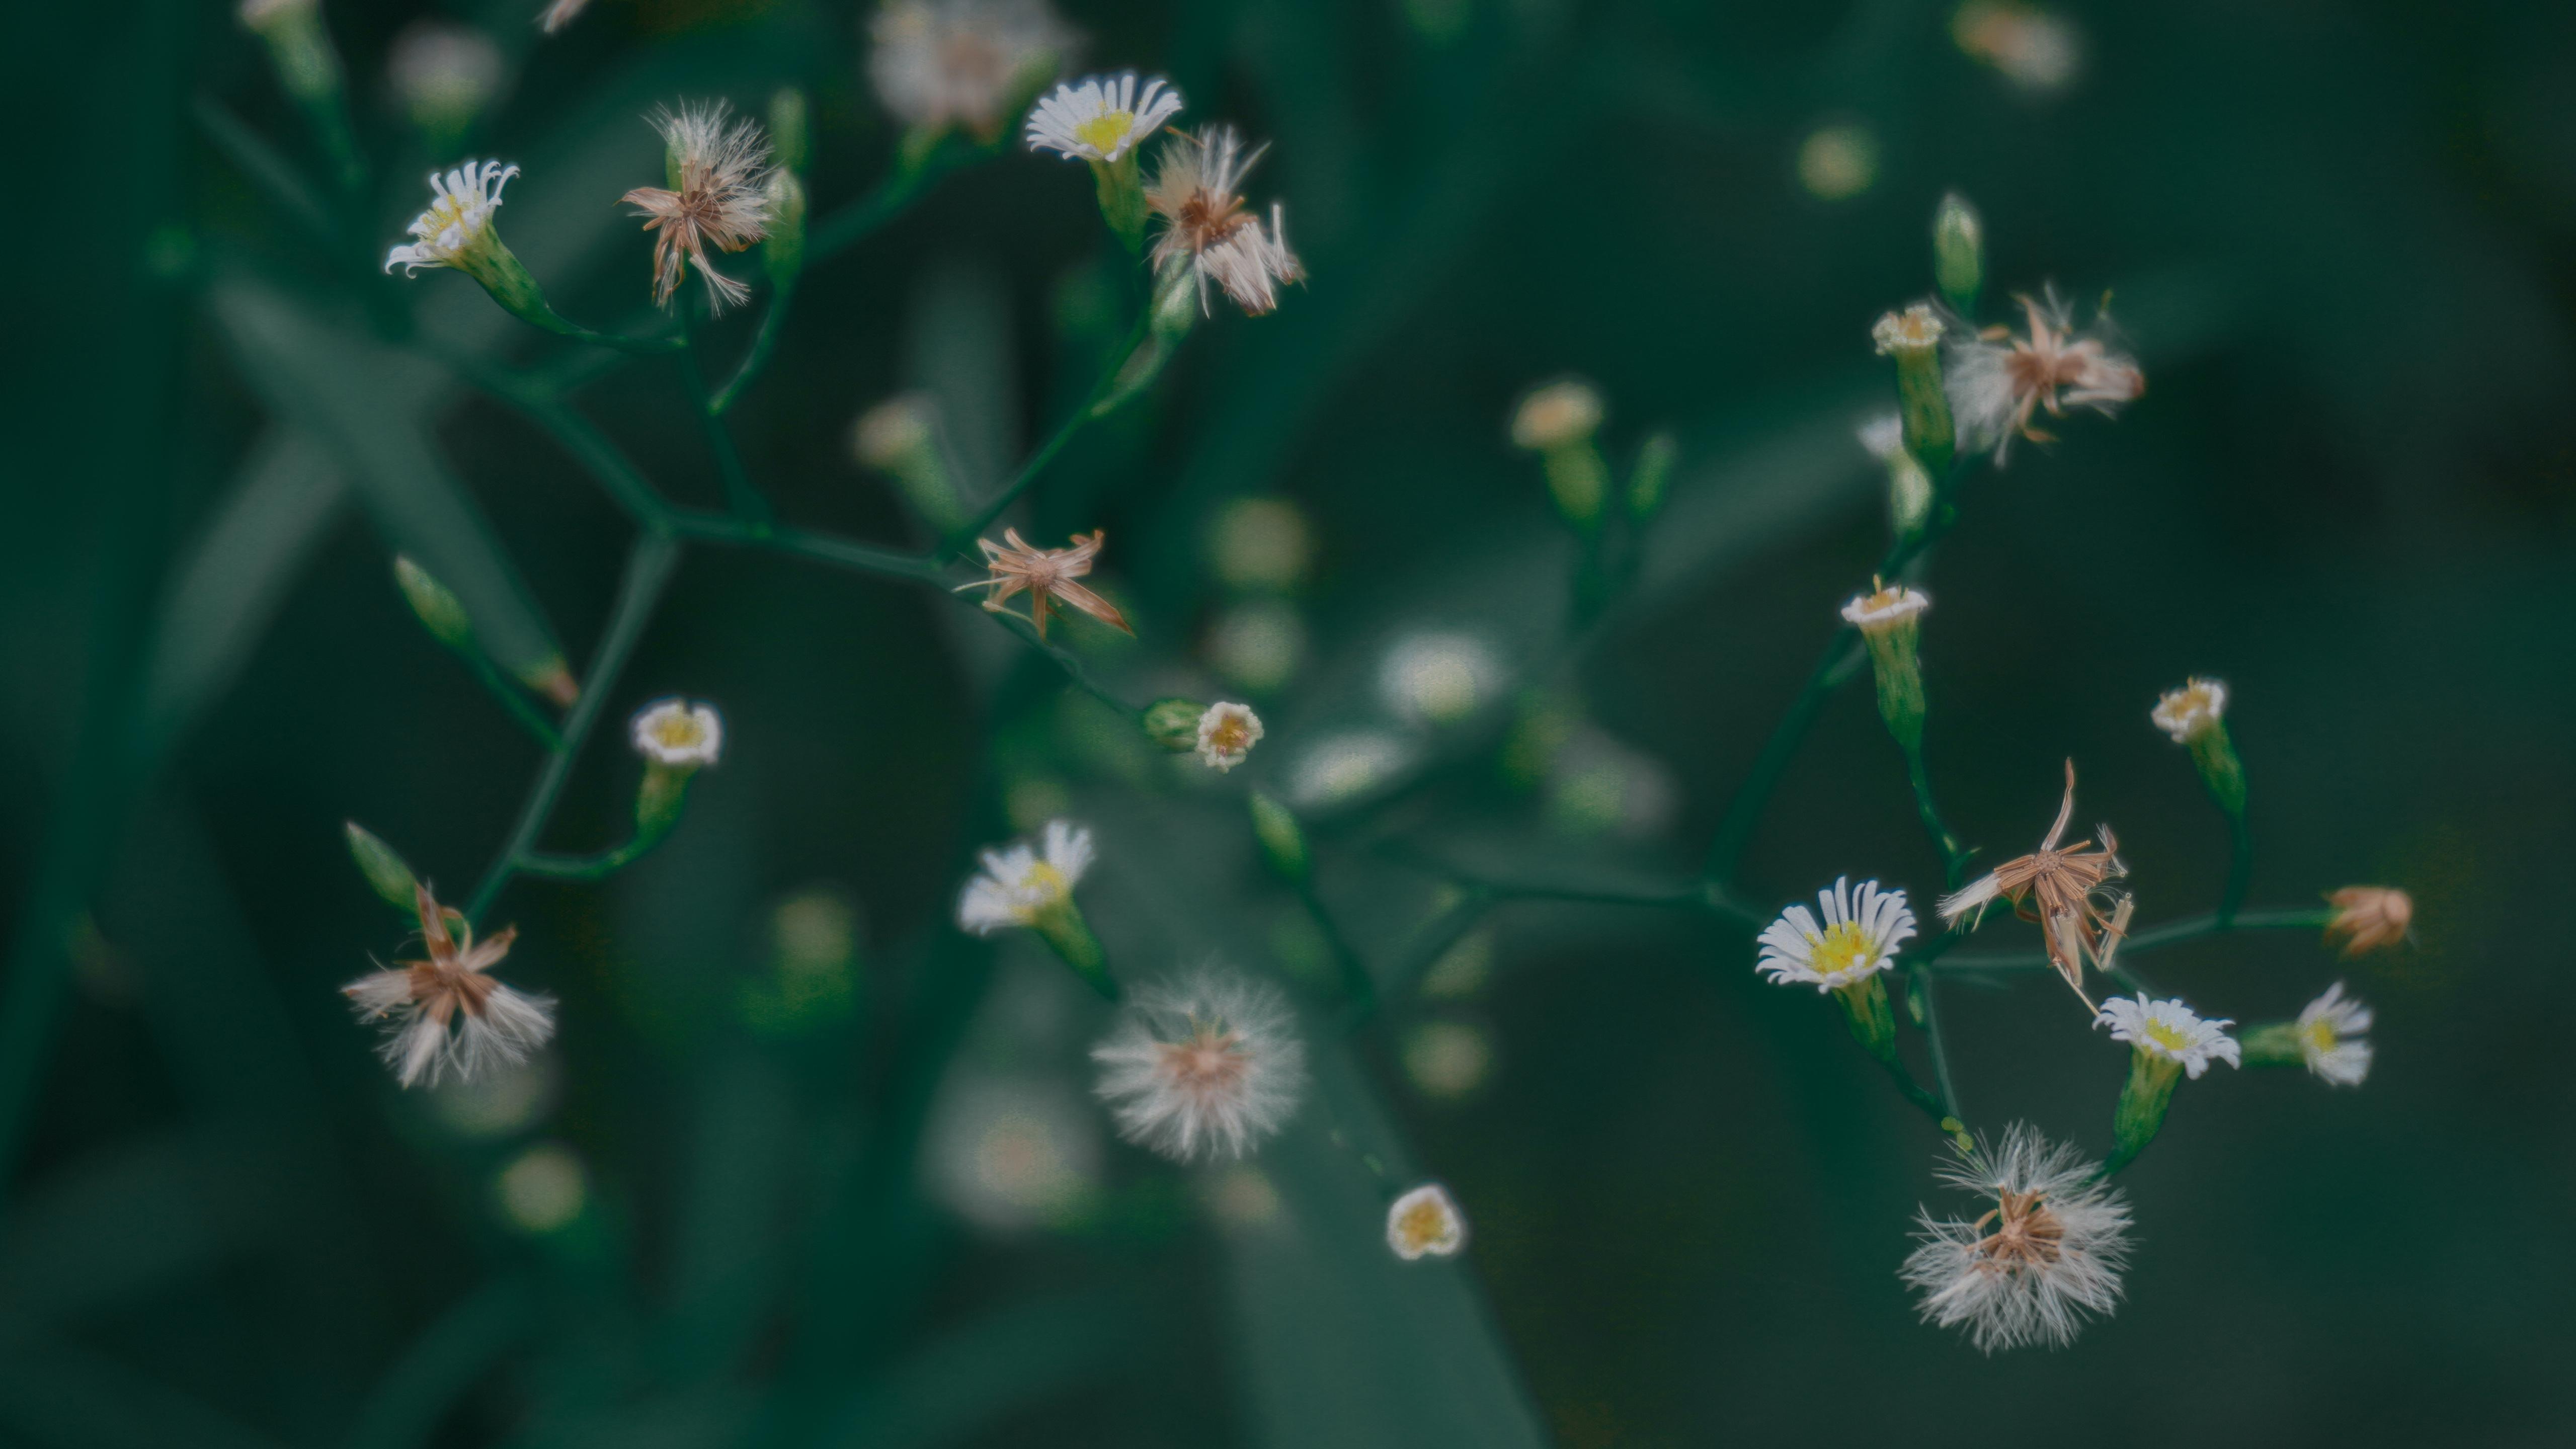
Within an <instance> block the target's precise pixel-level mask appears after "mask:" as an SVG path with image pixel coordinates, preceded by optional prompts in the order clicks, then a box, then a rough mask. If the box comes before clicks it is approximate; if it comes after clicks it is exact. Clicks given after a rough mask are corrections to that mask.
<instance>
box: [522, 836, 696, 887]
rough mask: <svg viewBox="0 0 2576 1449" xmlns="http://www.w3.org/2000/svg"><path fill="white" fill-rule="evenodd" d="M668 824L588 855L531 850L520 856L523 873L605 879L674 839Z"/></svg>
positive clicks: (556, 878)
mask: <svg viewBox="0 0 2576 1449" xmlns="http://www.w3.org/2000/svg"><path fill="white" fill-rule="evenodd" d="M670 837H671V832H670V829H669V828H668V827H667V826H666V827H664V828H663V829H660V830H656V831H654V832H652V833H650V834H639V835H637V836H636V837H635V838H634V839H632V840H629V841H627V842H626V843H625V844H623V845H618V846H612V847H610V848H609V849H607V850H595V851H592V852H591V853H590V854H588V855H556V854H554V853H552V852H550V851H543V850H531V851H528V852H526V853H524V854H522V855H521V856H520V857H519V866H518V869H519V873H520V874H521V875H536V876H544V877H545V878H546V879H548V880H605V879H607V878H608V877H609V876H612V875H615V874H616V873H617V872H619V871H621V870H624V869H625V868H626V867H628V866H630V865H633V864H634V863H635V862H637V861H639V860H642V859H643V858H644V857H645V856H647V855H650V854H651V853H652V852H653V847H655V846H657V845H660V844H661V843H662V842H663V841H665V840H668V839H670Z"/></svg>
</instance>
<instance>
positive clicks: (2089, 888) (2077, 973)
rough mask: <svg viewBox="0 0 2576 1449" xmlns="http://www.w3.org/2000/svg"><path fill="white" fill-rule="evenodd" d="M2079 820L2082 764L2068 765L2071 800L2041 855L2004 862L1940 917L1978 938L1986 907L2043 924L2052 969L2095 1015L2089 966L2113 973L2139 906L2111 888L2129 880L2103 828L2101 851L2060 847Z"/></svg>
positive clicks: (1953, 899)
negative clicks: (2005, 905)
mask: <svg viewBox="0 0 2576 1449" xmlns="http://www.w3.org/2000/svg"><path fill="white" fill-rule="evenodd" d="M2074 814H2075V762H2074V761H2073V760H2069V761H2067V762H2066V799H2065V801H2064V803H2062V804H2060V805H2059V806H2058V807H2057V821H2056V823H2055V824H2053V825H2051V826H2049V827H2048V835H2047V837H2046V838H2045V839H2043V840H2041V841H2040V843H2039V849H2037V850H2035V851H2033V852H2031V853H2030V854H2028V855H2025V856H2021V857H2019V858H2017V859H2013V860H2008V861H2005V862H2004V863H2003V864H2001V865H1999V866H1996V867H1995V868H1994V869H1993V870H1991V871H1989V872H1987V873H1986V874H1985V875H1982V876H1980V877H1978V878H1977V879H1975V880H1973V881H1970V882H1969V883H1968V884H1967V885H1966V886H1964V887H1962V888H1960V889H1959V890H1957V891H1953V892H1952V893H1950V894H1949V895H1946V896H1943V897H1942V898H1941V906H1940V909H1941V919H1942V920H1943V921H1945V922H1947V923H1949V924H1950V925H1951V926H1953V927H1957V926H1958V925H1959V923H1960V921H1961V920H1962V919H1964V920H1966V922H1967V925H1966V927H1965V929H1968V930H1975V929H1976V927H1977V922H1978V921H1979V920H1981V919H1983V917H1984V915H1985V910H1986V907H1987V906H1988V905H1991V904H1992V903H1993V902H1994V901H1995V900H1996V899H1997V898H1998V897H2000V898H2002V899H2004V900H2008V901H2010V902H2012V905H2013V914H2015V915H2017V916H2019V917H2021V918H2022V919H2023V920H2025V921H2034V922H2037V923H2038V925H2039V928H2040V935H2041V938H2042V941H2043V943H2044V944H2045V946H2046V947H2047V950H2048V960H2049V964H2050V965H2052V966H2054V967H2056V968H2057V973H2058V974H2059V975H2060V976H2063V977H2065V978H2066V984H2067V986H2068V987H2070V988H2072V989H2073V990H2074V992H2075V995H2076V996H2077V998H2079V999H2080V1000H2082V1001H2083V1002H2084V1004H2085V1006H2086V1007H2087V1008H2091V1007H2092V1006H2093V999H2092V998H2091V997H2089V996H2086V995H2085V994H2084V965H2085V963H2086V961H2088V960H2089V961H2091V963H2092V964H2093V968H2094V969H2095V970H2097V971H2104V972H2107V971H2109V970H2110V969H2111V959H2112V956H2113V954H2114V953H2116V952H2117V951H2118V950H2119V948H2120V942H2121V940H2122V939H2123V938H2125V937H2126V936H2127V935H2128V933H2129V912H2130V909H2131V906H2132V902H2131V900H2130V898H2129V894H2128V892H2126V891H2124V890H2120V889H2117V888H2115V887H2113V886H2112V885H2111V884H2110V882H2112V881H2115V880H2118V879H2121V878H2122V877H2125V876H2126V875H2127V874H2128V873H2129V871H2128V867H2127V866H2125V865H2122V864H2121V863H2120V857H2119V855H2118V854H2117V853H2116V852H2117V851H2118V850H2119V846H2120V843H2119V840H2118V839H2117V838H2116V837H2115V836H2113V835H2112V834H2111V827H2110V826H2108V825H2103V826H2098V827H2096V833H2097V834H2098V835H2099V836H2100V837H2101V843H2100V844H2099V845H2096V844H2095V843H2094V842H2093V841H2091V840H2079V841H2077V842H2076V843H2075V844H2073V845H2068V846H2063V847H2061V846H2060V845H2059V844H2058V841H2060V840H2061V839H2063V838H2064V837H2065V835H2066V823H2067V821H2069V820H2070V819H2072V818H2073V817H2074Z"/></svg>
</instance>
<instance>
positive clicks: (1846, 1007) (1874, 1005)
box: [1834, 972, 1896, 1063]
mask: <svg viewBox="0 0 2576 1449" xmlns="http://www.w3.org/2000/svg"><path fill="white" fill-rule="evenodd" d="M1882 974H1883V973H1880V972H1872V973H1870V974H1869V975H1867V976H1864V977H1862V978H1861V979H1860V980H1858V981H1855V982H1853V983H1852V984H1851V985H1849V986H1838V987H1836V988H1834V1000H1835V1001H1837V1002H1839V1003H1840V1004H1841V1006H1842V1009H1843V1020H1844V1023H1845V1024H1846V1025H1848V1026H1850V1027H1851V1034H1852V1040H1854V1041H1856V1042H1859V1043H1860V1045H1861V1050H1863V1051H1865V1052H1868V1053H1869V1054H1870V1055H1871V1056H1873V1057H1876V1058H1878V1059H1879V1060H1880V1061H1882V1062H1890V1063H1892V1062H1894V1061H1895V1060H1896V1011H1895V1008H1893V1007H1892V1006H1890V1005H1889V1004H1888V1000H1887V987H1886V985H1885V984H1884V983H1883V982H1881V981H1880V979H1879V977H1880V976H1881V975H1882Z"/></svg>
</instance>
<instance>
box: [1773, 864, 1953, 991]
mask: <svg viewBox="0 0 2576 1449" xmlns="http://www.w3.org/2000/svg"><path fill="white" fill-rule="evenodd" d="M1849 880H1850V878H1849V877H1847V876H1845V877H1837V878H1836V879H1835V881H1834V884H1833V888H1832V889H1830V890H1822V891H1818V892H1816V904H1817V906H1818V908H1819V909H1820V910H1822V911H1823V912H1824V921H1823V923H1822V924H1821V925H1819V924H1818V923H1817V920H1816V917H1815V916H1814V915H1812V914H1810V913H1809V912H1808V910H1807V908H1806V907H1805V906H1791V907H1789V908H1788V909H1787V910H1784V911H1782V912H1781V913H1780V919H1778V920H1776V921H1773V922H1772V923H1771V924H1770V925H1768V926H1765V927H1764V928H1763V930H1762V954H1761V957H1760V959H1758V960H1756V961H1755V962H1754V963H1753V969H1754V970H1756V971H1759V972H1761V973H1763V974H1764V975H1766V976H1768V977H1770V978H1771V980H1772V982H1773V983H1774V984H1775V985H1781V986H1786V985H1788V984H1790V983H1791V982H1797V983H1800V984H1802V985H1803V984H1806V983H1809V982H1813V983H1814V984H1815V987H1816V989H1817V990H1818V991H1832V990H1836V989H1838V988H1841V987H1846V986H1852V985H1856V984H1858V983H1859V982H1861V981H1864V980H1866V979H1868V978H1869V977H1870V976H1872V975H1874V974H1876V973H1878V972H1880V971H1884V970H1886V969H1887V968H1888V967H1889V966H1891V965H1893V964H1895V961H1896V948H1897V947H1898V946H1900V945H1902V944H1904V943H1905V941H1906V940H1907V939H1908V938H1910V937H1912V936H1913V934H1914V912H1913V911H1911V910H1909V909H1907V908H1906V905H1905V892H1903V891H1901V890H1887V891H1883V890H1880V889H1879V888H1878V882H1876V881H1874V880H1865V881H1862V882H1861V883H1860V888H1859V889H1858V890H1854V889H1852V887H1851V885H1850V884H1849Z"/></svg>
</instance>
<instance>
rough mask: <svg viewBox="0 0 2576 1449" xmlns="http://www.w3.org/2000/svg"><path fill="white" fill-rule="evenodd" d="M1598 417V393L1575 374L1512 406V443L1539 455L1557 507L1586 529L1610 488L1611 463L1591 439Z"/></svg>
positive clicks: (1595, 521) (1594, 521)
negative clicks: (1607, 461) (1517, 405)
mask: <svg viewBox="0 0 2576 1449" xmlns="http://www.w3.org/2000/svg"><path fill="white" fill-rule="evenodd" d="M1601 416H1602V405H1601V394H1600V393H1599V392H1598V391H1596V390H1595V389H1594V388H1593V387H1592V385H1591V384H1590V383H1587V382H1584V381H1582V380H1581V379H1579V378H1566V379H1564V380H1562V381H1559V382H1552V383H1549V384H1547V385H1546V386H1544V387H1541V388H1538V389H1536V390H1535V391H1533V392H1531V393H1530V394H1529V395H1528V396H1527V397H1524V398H1522V399H1521V402H1520V406H1519V407H1517V408H1515V409H1513V410H1512V427H1511V437H1512V443H1513V445H1514V446H1515V447H1521V448H1526V449H1529V450H1530V451H1532V452H1534V453H1537V454H1538V455H1539V463H1540V466H1541V468H1542V469H1543V470H1544V471H1545V473H1546V475H1547V491H1548V493H1549V495H1550V496H1551V497H1553V498H1554V499H1555V500H1556V511H1557V512H1558V513H1559V514H1560V515H1562V516H1563V517H1564V518H1565V520H1566V522H1568V523H1571V524H1573V525H1574V526H1575V527H1577V528H1579V529H1584V530H1587V531H1588V530H1590V529H1592V528H1594V527H1596V526H1598V525H1599V523H1600V522H1601V505H1602V502H1603V500H1604V499H1605V498H1606V497H1607V496H1608V495H1609V492H1610V465H1609V464H1608V463H1606V462H1604V461H1603V460H1602V457H1601V449H1600V448H1599V447H1598V446H1597V445H1596V444H1595V443H1594V442H1593V435H1594V434H1596V433H1598V432H1599V431H1600V429H1601Z"/></svg>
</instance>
